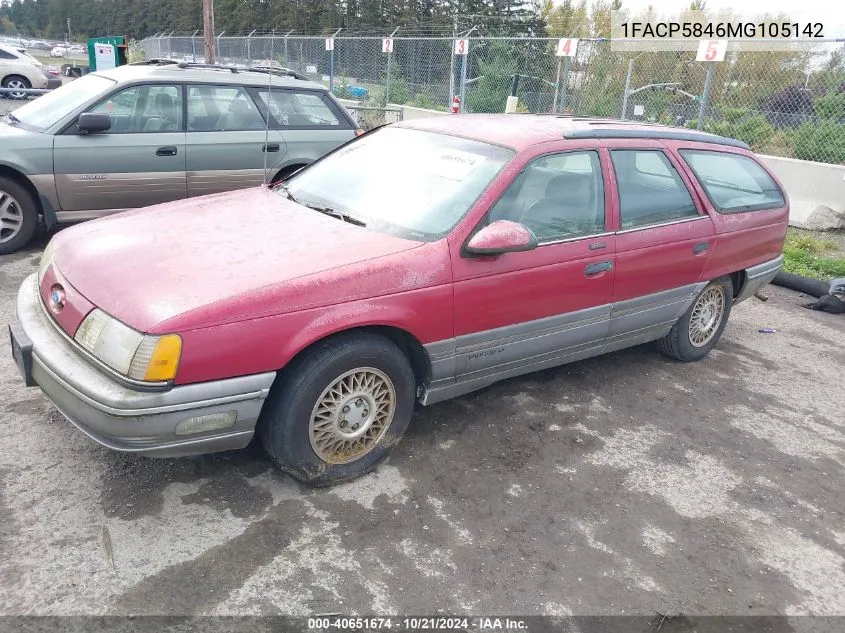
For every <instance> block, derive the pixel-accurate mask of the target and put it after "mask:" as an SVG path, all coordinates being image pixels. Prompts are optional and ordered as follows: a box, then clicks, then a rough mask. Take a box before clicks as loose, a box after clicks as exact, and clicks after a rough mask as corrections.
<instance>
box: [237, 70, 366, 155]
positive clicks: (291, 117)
mask: <svg viewBox="0 0 845 633" xmlns="http://www.w3.org/2000/svg"><path fill="white" fill-rule="evenodd" d="M252 91H253V94H254V95H255V96H256V99H257V101H258V103H259V105H260V106H261V107H262V108H264V109H268V108H269V111H270V115H271V117H272V120H273V123H274V127H276V128H277V129H279V130H280V131H281V133H282V135H283V136H284V139H285V143H287V146H288V155H287V157H286V159H285V164H287V165H306V164H308V163H311V162H313V161H315V160H317V159H318V158H320V157H321V156H323V155H324V154H327V153H329V152H330V151H332V150H333V149H335V148H336V147H338V146H340V145H342V144H343V143H345V142H346V141H348V140H350V139H351V138H354V136H355V128H354V126H353V124H352V123H351V122H350V121H349V118H348V117H347V116H345V115H344V113H343V112H342V111H341V110H340V108H338V107H337V104H336V103H335V102H334V101H333V100H332V99H331V98H330V97H329V95H328V94H327V93H326V92H325V91H322V90H317V89H305V88H276V87H275V86H274V87H273V88H272V89H270V88H267V87H264V88H253V89H252Z"/></svg>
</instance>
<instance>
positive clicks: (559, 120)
mask: <svg viewBox="0 0 845 633" xmlns="http://www.w3.org/2000/svg"><path fill="white" fill-rule="evenodd" d="M398 125H399V126H401V127H409V128H414V129H420V130H430V131H432V132H441V133H443V134H453V135H455V136H463V137H467V138H472V139H476V140H479V141H486V142H489V143H495V144H497V145H503V146H506V147H512V148H514V149H516V150H523V149H525V148H527V147H530V146H532V145H536V144H538V143H545V142H548V141H556V140H559V139H561V138H570V139H582V138H655V139H676V140H690V141H699V142H703V143H715V144H718V145H729V146H732V147H741V148H744V149H748V146H747V145H746V144H745V143H743V142H742V141H737V140H736V139H731V138H727V137H724V136H717V135H715V134H708V133H707V132H700V131H698V130H691V129H687V128H680V127H671V126H668V125H654V124H649V123H642V122H639V121H622V120H614V119H599V118H589V117H577V116H576V117H573V116H565V115H548V114H461V115H457V116H454V115H448V116H431V117H425V118H420V119H411V120H408V121H403V122H401V123H399V124H398Z"/></svg>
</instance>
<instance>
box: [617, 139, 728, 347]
mask: <svg viewBox="0 0 845 633" xmlns="http://www.w3.org/2000/svg"><path fill="white" fill-rule="evenodd" d="M607 145H608V146H609V149H608V150H607V151H608V153H609V155H610V162H611V164H612V165H613V178H614V188H615V189H616V193H617V197H618V200H619V204H618V207H617V209H616V211H617V213H616V217H615V218H614V226H615V228H616V279H615V282H614V287H613V312H612V314H611V320H610V329H609V332H608V340H607V345H606V348H605V351H611V350H614V349H620V348H622V347H627V346H629V345H635V344H637V343H640V342H646V341H649V340H653V339H655V338H658V337H659V336H662V335H663V334H664V333H665V332H666V331H668V330H669V329H670V328H671V326H672V324H673V323H674V322H675V321H676V320H677V318H678V317H679V316H680V315H681V314H683V312H684V311H685V310H686V309H687V307H688V306H689V304H690V303H691V301H692V300H693V298H694V297H695V295H696V294H697V293H698V291H699V290H700V287H701V283H700V282H701V281H702V276H703V273H704V270H705V267H706V266H707V262H708V260H709V258H710V255H711V254H712V252H713V250H714V249H715V246H716V231H715V228H714V225H713V221H712V220H711V219H710V216H709V215H708V214H707V213H705V212H704V211H703V209H702V208H701V205H700V204H699V202H698V198H697V195H696V194H695V193H694V192H693V191H692V187H691V181H690V180H689V178H688V176H687V174H686V173H685V172H683V170H682V169H680V168H679V165H678V164H677V163H676V161H675V158H674V157H673V156H672V155H671V154H670V152H669V151H668V150H667V149H666V147H665V146H664V145H663V144H662V143H660V142H657V141H648V140H643V141H638V142H637V144H632V143H631V142H625V141H608V142H607Z"/></svg>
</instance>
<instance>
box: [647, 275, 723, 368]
mask: <svg viewBox="0 0 845 633" xmlns="http://www.w3.org/2000/svg"><path fill="white" fill-rule="evenodd" d="M732 304H733V284H732V283H731V280H730V278H728V277H721V278H719V279H716V280H714V281H711V282H710V283H709V284H707V286H706V287H705V288H704V290H702V291H701V292H700V293H699V295H698V296H697V297H696V298H695V301H693V302H692V305H691V306H690V307H689V309H688V310H687V311H686V312H685V313H684V315H683V316H682V317H681V318H680V319H678V321H677V323H675V325H674V326H673V327H672V329H671V330H670V331H669V333H668V334H667V335H666V336H664V337H663V338H662V339H660V340H659V341H658V342H657V347H658V349H660V351H661V352H663V353H664V354H665V355H666V356H668V357H669V358H673V359H675V360H679V361H683V362H692V361H696V360H701V359H702V358H704V357H705V356H707V354H708V353H709V352H710V350H711V349H713V348H714V347H716V344H717V343H718V342H719V339H720V338H721V337H722V332H723V331H724V330H725V326H726V325H727V324H728V317H729V316H730V314H731V305H732Z"/></svg>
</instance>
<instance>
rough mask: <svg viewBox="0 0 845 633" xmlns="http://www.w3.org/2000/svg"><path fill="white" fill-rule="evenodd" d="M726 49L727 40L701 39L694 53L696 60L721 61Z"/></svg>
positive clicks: (723, 58) (723, 59)
mask: <svg viewBox="0 0 845 633" xmlns="http://www.w3.org/2000/svg"><path fill="white" fill-rule="evenodd" d="M727 51H728V40H701V41H700V42H699V43H698V52H697V53H696V54H695V61H697V62H723V61H725V53H726V52H727Z"/></svg>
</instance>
